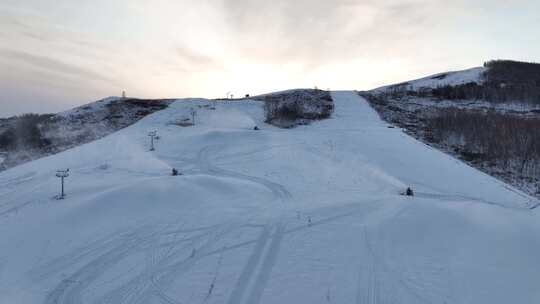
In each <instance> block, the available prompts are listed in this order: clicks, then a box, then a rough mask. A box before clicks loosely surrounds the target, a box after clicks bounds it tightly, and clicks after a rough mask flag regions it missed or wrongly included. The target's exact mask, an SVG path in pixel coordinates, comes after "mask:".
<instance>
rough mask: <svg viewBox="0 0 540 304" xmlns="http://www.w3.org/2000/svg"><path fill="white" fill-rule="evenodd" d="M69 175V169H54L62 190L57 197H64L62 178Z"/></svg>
mask: <svg viewBox="0 0 540 304" xmlns="http://www.w3.org/2000/svg"><path fill="white" fill-rule="evenodd" d="M68 176H69V169H66V170H57V171H56V177H59V178H60V179H61V181H62V192H61V193H60V196H59V197H58V199H64V197H65V194H64V178H66V177H68Z"/></svg>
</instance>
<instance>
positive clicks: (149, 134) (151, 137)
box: [148, 131, 157, 151]
mask: <svg viewBox="0 0 540 304" xmlns="http://www.w3.org/2000/svg"><path fill="white" fill-rule="evenodd" d="M148 136H150V151H154V150H156V149H154V138H155V137H156V136H157V131H151V132H148Z"/></svg>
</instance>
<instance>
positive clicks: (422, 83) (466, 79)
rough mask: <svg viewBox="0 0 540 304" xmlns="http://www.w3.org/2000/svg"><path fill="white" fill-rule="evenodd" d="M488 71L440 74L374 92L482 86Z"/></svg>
mask: <svg viewBox="0 0 540 304" xmlns="http://www.w3.org/2000/svg"><path fill="white" fill-rule="evenodd" d="M485 71H486V68H484V67H477V68H472V69H467V70H462V71H455V72H446V73H439V74H435V75H431V76H428V77H424V78H420V79H416V80H411V81H407V82H403V83H398V84H395V85H389V86H383V87H380V88H377V89H374V90H373V91H372V92H374V93H382V92H385V91H388V90H392V89H395V88H401V87H403V88H405V89H408V90H413V91H416V90H420V89H422V88H431V89H433V88H437V87H442V86H446V85H451V86H456V85H461V84H467V83H471V82H474V83H477V84H481V83H482V81H483V79H482V77H483V76H482V75H483V73H484V72H485Z"/></svg>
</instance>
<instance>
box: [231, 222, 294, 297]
mask: <svg viewBox="0 0 540 304" xmlns="http://www.w3.org/2000/svg"><path fill="white" fill-rule="evenodd" d="M284 232H285V225H284V224H283V222H278V223H276V224H270V225H267V226H266V227H264V228H263V231H262V232H261V234H260V236H259V238H258V239H257V242H256V243H255V247H254V248H253V252H252V253H251V255H250V257H249V259H248V261H247V262H246V264H245V266H244V269H243V270H242V272H241V274H240V276H239V278H238V281H237V282H236V285H235V287H234V289H233V291H232V293H231V295H230V297H229V300H228V301H227V304H241V303H245V304H248V303H249V304H257V303H259V302H260V300H261V298H262V295H263V292H264V289H265V287H266V284H267V283H268V280H269V279H270V275H271V273H272V268H273V267H274V264H275V263H276V260H277V257H278V254H279V250H280V247H281V241H282V240H283V236H284Z"/></svg>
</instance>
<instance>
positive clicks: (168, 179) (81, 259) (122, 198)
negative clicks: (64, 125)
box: [0, 92, 540, 304]
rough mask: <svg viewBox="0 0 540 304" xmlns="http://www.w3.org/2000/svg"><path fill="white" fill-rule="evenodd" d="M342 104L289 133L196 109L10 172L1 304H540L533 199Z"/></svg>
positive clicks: (245, 105)
mask: <svg viewBox="0 0 540 304" xmlns="http://www.w3.org/2000/svg"><path fill="white" fill-rule="evenodd" d="M333 98H334V103H335V112H334V114H333V117H332V118H331V119H327V120H323V121H320V122H315V123H313V124H311V125H309V126H301V127H297V128H295V129H288V130H284V129H278V128H275V127H272V126H270V125H266V124H264V123H263V120H264V114H263V110H262V104H261V103H260V102H256V101H239V102H220V103H217V106H216V110H212V109H211V107H204V105H209V104H211V101H208V100H202V99H192V100H180V101H178V102H176V103H174V104H172V105H171V106H169V108H167V109H165V110H162V111H159V112H156V113H154V114H152V115H149V116H147V117H145V118H144V119H142V120H141V121H139V122H138V123H136V124H134V125H132V126H130V127H128V128H125V129H122V130H120V131H118V132H116V133H114V134H111V135H109V136H107V137H105V138H102V139H100V140H98V141H95V142H92V143H89V144H86V145H83V146H79V147H76V148H74V149H71V150H68V151H65V152H63V153H60V154H56V155H53V156H50V157H46V158H43V159H40V160H37V161H34V162H31V163H27V164H25V165H22V166H19V167H16V168H13V169H10V170H8V171H4V172H2V173H0V303H115V304H116V303H229V304H233V303H235V304H243V303H250V304H253V303H310V304H312V303H539V302H540V288H538V282H539V281H540V263H538V260H539V258H540V238H539V237H538V235H540V215H539V214H538V211H537V210H538V209H540V208H538V209H535V210H531V209H529V208H530V207H531V206H534V204H535V201H534V200H533V199H532V198H530V197H528V196H527V195H525V194H523V193H521V192H519V191H517V190H515V189H513V188H511V187H510V186H507V185H505V184H503V183H501V182H499V181H497V180H496V179H494V178H492V177H489V176H487V175H485V174H483V173H481V172H479V171H477V170H475V169H473V168H471V167H468V166H467V165H465V164H463V163H461V162H459V161H457V160H455V159H453V158H452V157H450V156H447V155H445V154H443V153H441V152H439V151H436V150H434V149H431V148H430V147H428V146H426V145H424V144H422V143H420V142H418V141H415V140H414V139H412V138H411V137H408V136H407V135H405V134H403V133H402V132H401V131H400V130H398V129H390V128H387V125H386V124H385V123H384V122H382V121H381V120H380V119H379V117H378V115H377V114H376V112H375V111H374V110H372V109H371V108H370V107H369V105H368V104H367V102H365V101H364V100H363V99H362V98H360V97H359V96H358V95H357V94H356V93H354V92H334V93H333ZM191 108H196V109H197V116H196V125H195V126H194V127H185V128H182V127H179V126H176V125H174V124H173V123H174V122H175V121H177V120H178V119H179V118H181V117H185V116H186V115H188V116H189V113H190V109H191ZM255 125H258V126H259V128H260V129H261V130H260V131H254V130H253V127H254V126H255ZM152 130H157V131H158V134H159V136H160V139H159V141H157V142H156V151H155V152H149V151H148V150H149V138H148V136H147V134H148V132H149V131H152ZM173 167H174V168H177V169H178V170H179V171H180V172H181V173H183V175H182V176H176V177H173V176H170V171H171V169H172V168H173ZM62 168H70V171H71V175H70V176H69V177H68V178H67V180H66V190H67V198H66V199H65V200H54V199H53V197H54V196H55V195H56V194H57V191H58V190H59V180H58V178H56V177H55V176H54V174H55V170H57V169H62ZM407 186H411V187H412V188H413V189H414V190H415V191H416V194H417V195H416V196H415V197H414V198H410V197H404V196H400V195H399V193H400V192H401V191H403V190H404V189H405V188H406V187H407Z"/></svg>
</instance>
